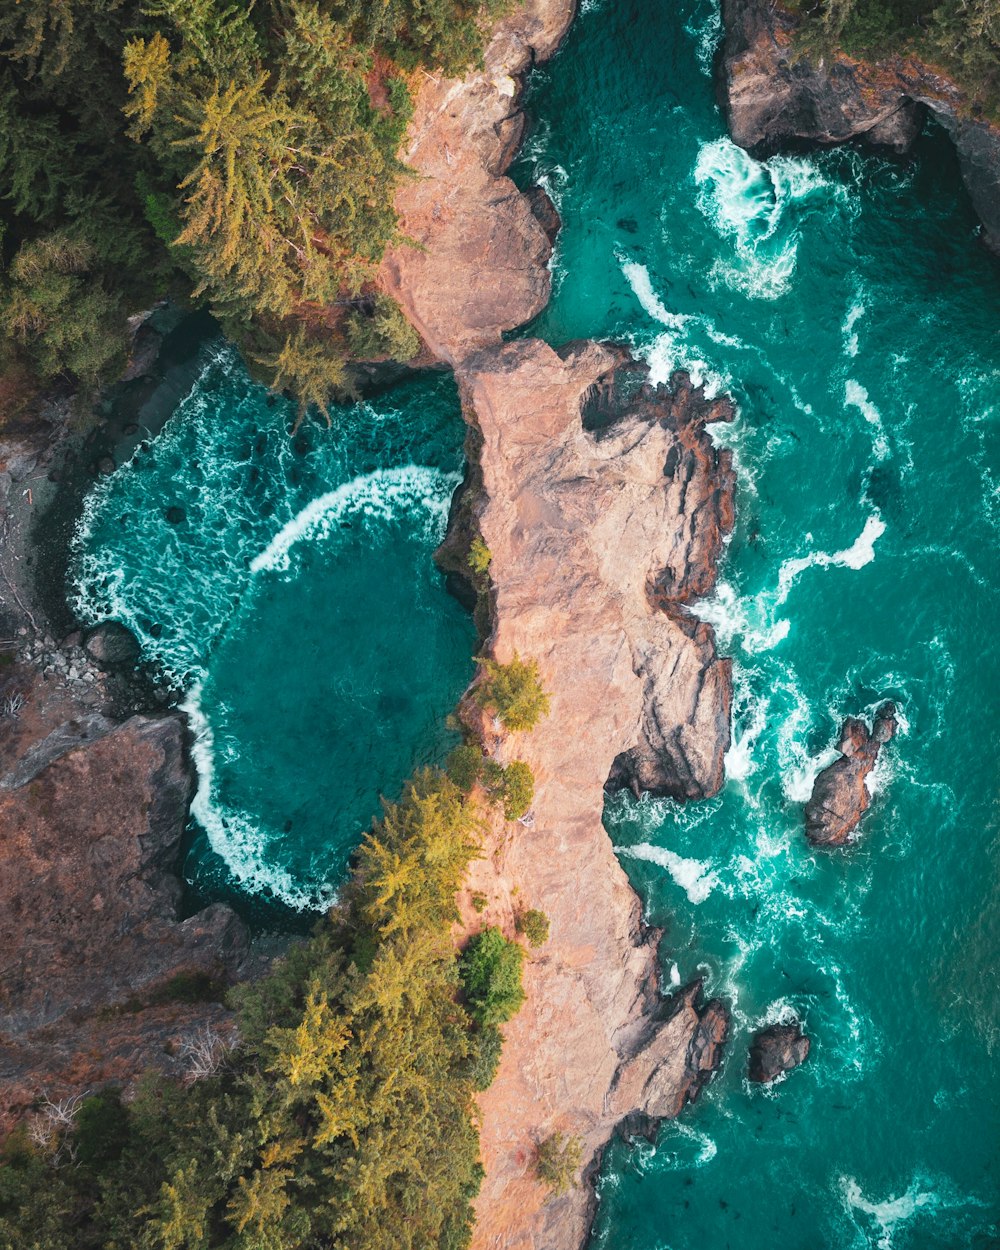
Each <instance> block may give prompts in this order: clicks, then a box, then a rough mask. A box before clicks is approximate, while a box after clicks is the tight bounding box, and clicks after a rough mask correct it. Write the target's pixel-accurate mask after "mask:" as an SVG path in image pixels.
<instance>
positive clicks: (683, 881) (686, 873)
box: [618, 842, 719, 903]
mask: <svg viewBox="0 0 1000 1250" xmlns="http://www.w3.org/2000/svg"><path fill="white" fill-rule="evenodd" d="M618 854H619V855H624V856H626V857H627V858H628V859H641V860H645V861H646V862H647V863H650V864H658V865H659V866H660V867H661V868H665V869H666V870H667V872H669V873H670V876H671V877H672V878H673V880H674V881H675V883H676V884H677V885H679V886H680V887H681V889H682V890H683V891H684V893H685V894H686V895H687V896H688V899H689V900H690V901H691V902H692V903H704V901H705V899H707V898H708V896H709V895H710V894H711V893H712V891H713V890H714V889H715V888H716V886H718V884H719V877H718V875H717V874H716V873H715V872H713V871H712V869H711V864H710V863H709V862H708V861H707V860H701V859H685V858H684V857H683V856H682V855H676V854H675V853H674V852H673V851H668V850H667V848H666V847H663V846H653V845H652V843H650V842H640V843H639V844H638V846H625V847H619V848H618Z"/></svg>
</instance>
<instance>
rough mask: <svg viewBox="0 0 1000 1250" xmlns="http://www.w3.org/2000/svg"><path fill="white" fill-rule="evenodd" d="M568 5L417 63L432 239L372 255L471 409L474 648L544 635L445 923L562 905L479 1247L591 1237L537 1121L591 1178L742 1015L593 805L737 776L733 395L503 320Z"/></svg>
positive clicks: (413, 152)
mask: <svg viewBox="0 0 1000 1250" xmlns="http://www.w3.org/2000/svg"><path fill="white" fill-rule="evenodd" d="M573 8H574V5H573V3H572V2H571V0H529V3H528V4H527V5H525V6H524V7H523V8H520V9H519V10H518V11H517V12H516V13H514V14H513V15H512V16H511V17H510V18H508V19H506V20H505V21H504V22H503V23H502V24H501V26H500V27H499V29H498V31H497V34H496V36H495V38H494V39H493V41H492V43H491V45H490V47H489V48H488V50H487V52H486V57H485V68H484V70H483V71H482V72H480V73H477V74H473V75H470V76H469V77H468V78H467V79H465V80H464V81H462V82H446V81H445V82H438V81H436V80H429V81H428V82H427V83H426V84H425V85H424V86H423V87H422V89H421V91H420V95H419V98H418V101H417V108H416V114H415V118H414V123H413V126H412V128H411V132H410V136H411V137H410V142H409V145H408V147H407V148H406V150H405V152H404V158H405V159H406V161H407V162H408V164H409V165H410V166H411V167H412V168H413V169H414V170H415V172H416V174H417V178H416V179H415V180H414V181H413V182H411V183H409V184H407V185H406V186H405V187H404V188H403V189H402V190H401V192H400V195H399V197H398V200H397V204H398V207H399V210H400V215H401V224H402V228H403V230H404V232H405V233H406V234H407V235H408V236H409V237H411V238H414V239H416V240H417V241H418V242H419V243H420V244H421V245H422V247H421V248H420V249H414V248H410V247H400V248H398V249H396V250H395V251H393V252H392V253H391V254H390V255H389V256H388V257H387V259H386V262H385V264H384V265H383V268H382V273H381V278H380V280H381V283H382V285H383V287H384V288H385V289H386V290H388V291H389V292H390V293H391V294H393V295H394V296H395V297H396V298H397V299H398V300H399V301H400V303H401V305H402V306H403V308H404V309H405V311H406V313H407V315H408V316H409V318H410V319H411V321H412V322H413V324H414V325H415V326H416V328H417V329H418V330H419V331H420V333H421V335H422V336H423V338H424V340H425V342H426V344H427V345H428V347H429V349H430V352H431V354H432V355H433V356H435V357H436V358H437V359H439V360H441V361H443V362H445V363H447V364H450V365H452V366H453V367H454V369H455V373H456V377H457V379H458V382H459V386H460V390H461V393H462V397H463V404H464V410H465V414H466V418H467V420H468V422H469V425H470V432H469V439H468V443H467V447H468V453H469V461H470V463H469V471H468V474H467V480H466V484H465V487H464V493H463V496H462V498H461V499H460V500H459V501H457V506H456V508H455V509H454V511H453V526H452V528H451V532H450V538H449V540H448V542H447V543H446V546H445V549H444V552H443V557H442V558H443V563H444V564H445V567H446V568H447V569H448V570H449V572H450V574H451V578H452V582H453V583H455V584H459V585H460V584H461V583H462V581H463V577H464V576H467V574H468V567H467V565H466V564H465V553H466V551H467V549H468V543H469V541H470V540H471V537H472V536H473V535H474V534H479V535H481V537H482V538H483V539H484V541H485V542H486V544H487V545H488V547H489V549H490V551H491V553H492V560H491V563H490V571H489V572H490V583H491V586H490V591H489V594H488V595H486V596H485V597H483V598H481V600H480V603H479V610H478V620H479V622H480V626H481V628H482V629H483V632H484V633H485V634H487V635H488V638H487V641H486V650H487V651H488V652H489V653H490V654H492V655H494V656H497V657H498V658H500V659H502V660H506V659H508V658H509V657H510V656H511V655H512V654H513V652H514V651H518V652H520V654H522V655H524V656H531V657H533V658H535V659H537V660H538V662H539V663H540V665H541V672H542V677H543V681H544V683H545V686H546V688H547V690H548V691H549V692H550V694H551V703H552V710H551V714H550V715H549V716H548V717H547V718H546V719H545V721H544V722H543V723H542V724H541V725H539V726H538V727H537V728H536V729H535V730H533V731H532V733H530V734H521V735H513V736H510V737H504V736H503V735H501V734H500V733H499V732H498V731H497V729H496V727H495V726H494V725H493V724H492V722H490V721H489V720H488V719H485V718H483V716H482V714H481V713H480V712H478V710H477V709H476V708H475V707H474V705H473V704H472V701H471V700H470V701H467V703H466V705H465V709H464V714H465V715H466V717H467V719H469V720H470V721H471V722H472V723H474V724H475V726H476V728H477V731H478V732H479V734H480V736H481V737H482V738H483V740H484V742H485V744H486V746H487V748H488V749H489V750H490V752H491V753H492V754H493V755H494V756H495V758H497V759H498V760H500V761H508V760H510V759H513V758H521V759H525V760H527V761H528V763H529V764H530V765H531V767H532V769H533V771H534V773H535V778H536V795H535V802H534V806H533V810H532V813H531V815H530V818H526V819H525V821H524V822H521V823H516V824H513V825H511V824H505V823H504V822H503V820H502V819H501V818H499V817H497V818H496V820H495V823H494V827H493V828H492V830H491V831H490V834H489V837H488V840H487V846H486V850H485V854H484V856H483V858H482V859H481V860H479V861H477V862H476V863H475V864H474V865H473V867H472V870H471V873H470V876H469V880H468V883H467V888H466V890H465V892H464V894H463V896H462V898H461V899H460V903H461V910H462V918H463V925H462V928H461V930H460V931H459V932H458V934H457V936H458V937H459V938H461V937H462V936H463V935H465V934H467V933H468V932H469V931H470V930H472V929H475V928H478V927H479V926H481V925H483V924H486V923H492V924H498V925H500V926H501V927H503V928H504V929H505V931H506V932H507V933H508V934H510V935H512V934H513V932H514V927H515V919H516V916H517V914H518V912H519V911H521V910H524V909H526V908H529V907H537V908H541V909H542V910H544V911H545V912H546V913H547V915H548V916H549V919H550V922H551V936H550V939H549V941H548V942H547V943H546V944H545V945H544V946H543V947H542V948H541V949H540V950H539V951H538V952H537V953H535V954H533V955H532V956H531V957H530V959H529V961H528V963H527V965H526V970H525V987H526V990H527V1001H526V1003H525V1005H524V1007H523V1008H522V1010H521V1012H520V1013H519V1014H518V1015H517V1016H516V1017H515V1019H514V1020H513V1021H511V1023H510V1024H509V1025H508V1026H507V1027H506V1029H505V1034H506V1040H505V1045H504V1052H503V1057H502V1060H501V1064H500V1069H499V1072H498V1075H497V1079H496V1081H495V1082H494V1084H493V1085H492V1086H491V1088H490V1089H489V1090H488V1091H487V1092H486V1093H485V1094H484V1095H483V1096H482V1099H481V1110H482V1131H481V1141H482V1152H483V1161H484V1165H485V1170H486V1177H485V1180H484V1183H483V1188H482V1192H481V1194H480V1197H479V1200H478V1202H477V1227H476V1233H475V1240H474V1245H475V1246H476V1247H481V1248H483V1250H486V1248H487V1247H489V1248H491V1250H501V1248H502V1250H543V1248H544V1250H557V1248H558V1250H564V1248H569V1247H574V1248H575V1247H577V1246H580V1245H582V1244H583V1242H584V1241H585V1239H586V1236H587V1232H588V1229H589V1226H590V1222H591V1219H592V1216H593V1210H594V1201H595V1199H594V1193H593V1189H592V1188H591V1187H590V1186H589V1185H587V1184H585V1185H583V1186H582V1187H579V1188H576V1189H574V1190H573V1191H572V1192H570V1193H569V1194H567V1195H565V1196H562V1197H553V1196H552V1195H550V1194H549V1193H548V1192H547V1191H546V1190H545V1188H544V1187H543V1186H542V1185H540V1184H539V1183H538V1181H537V1179H536V1176H535V1166H534V1160H535V1151H536V1148H537V1146H538V1144H539V1143H540V1142H541V1141H542V1140H543V1139H544V1138H545V1137H546V1136H547V1135H548V1134H550V1133H551V1132H553V1131H559V1132H562V1133H566V1134H569V1135H576V1136H579V1137H580V1138H581V1141H582V1143H583V1153H584V1176H585V1179H589V1180H593V1177H594V1174H595V1172H596V1169H597V1166H598V1163H599V1159H600V1155H601V1152H602V1150H603V1149H604V1147H605V1145H606V1144H607V1142H608V1140H609V1138H610V1137H611V1135H612V1133H613V1132H614V1131H615V1129H616V1128H618V1127H621V1128H622V1129H623V1130H625V1131H634V1132H648V1131H650V1129H651V1128H652V1126H653V1125H655V1123H656V1122H657V1121H658V1120H659V1119H662V1118H664V1117H668V1116H673V1115H676V1114H678V1113H679V1111H680V1110H681V1109H682V1107H683V1106H684V1105H685V1103H686V1102H687V1101H688V1100H690V1099H692V1098H694V1097H695V1096H696V1095H697V1093H698V1091H699V1090H700V1088H701V1087H702V1085H703V1084H704V1082H705V1080H706V1079H707V1078H708V1076H709V1075H710V1073H711V1072H712V1071H713V1070H714V1068H715V1067H716V1066H717V1064H718V1062H719V1060H720V1056H721V1049H722V1045H723V1042H724V1039H725V1036H726V1031H727V1026H728V1015H727V1012H726V1009H725V1007H724V1005H723V1004H721V1003H720V1002H718V1001H712V1002H709V1003H703V1001H702V999H701V995H700V987H699V986H698V985H693V986H690V987H688V988H687V989H686V990H685V991H683V992H681V993H679V994H677V995H675V996H674V997H673V998H671V999H665V998H664V997H662V996H661V994H660V992H659V986H658V966H657V958H656V947H657V942H658V938H659V934H657V933H655V932H652V931H650V930H648V929H646V928H645V927H644V926H643V924H642V919H641V911H640V906H639V900H638V898H637V897H636V895H635V893H634V892H633V890H632V889H631V887H630V886H629V884H628V881H627V878H626V877H625V874H624V872H623V871H622V869H621V866H620V865H619V863H618V861H617V859H616V858H615V855H614V851H613V848H612V846H611V842H610V839H609V838H608V836H607V833H606V831H605V830H604V828H603V825H602V823H601V816H602V810H603V804H604V787H605V784H606V783H607V784H610V785H612V786H622V785H628V786H631V787H633V788H635V789H637V790H639V789H651V790H655V791H656V792H657V793H661V794H670V795H674V796H676V797H678V798H697V797H701V796H704V795H708V794H712V793H714V792H715V791H716V790H717V789H718V788H719V786H720V785H721V783H722V762H723V756H724V754H725V751H726V748H727V746H728V743H729V705H730V697H731V686H730V672H729V664H728V662H727V661H725V660H720V659H719V657H718V656H717V655H716V652H715V641H714V636H713V633H712V630H711V628H710V627H709V626H708V625H707V624H704V623H702V622H699V621H698V620H697V619H696V618H695V617H693V616H692V615H691V614H690V613H689V611H688V610H687V607H686V605H687V604H688V603H689V602H690V601H692V600H693V599H695V598H696V597H698V596H700V595H704V594H706V593H708V592H709V591H710V589H711V587H712V584H713V582H714V578H715V565H716V561H717V559H718V556H719V553H720V550H721V545H722V539H723V536H724V535H725V533H726V532H727V531H728V529H729V528H730V526H731V524H732V511H733V475H732V466H731V464H730V462H729V457H728V455H727V454H726V453H724V452H719V451H718V450H717V449H716V448H715V447H714V446H713V444H712V442H711V439H710V437H709V435H708V434H707V432H706V430H705V428H704V427H705V424H706V423H707V422H710V421H718V420H726V419H728V417H730V416H731V408H730V407H729V405H728V403H727V401H715V402H709V401H707V400H706V399H705V397H704V395H703V394H701V393H700V392H698V391H697V390H695V389H693V388H692V387H691V386H690V383H689V382H688V380H687V379H686V378H685V377H683V376H681V375H678V376H677V377H676V378H675V379H673V383H672V386H671V388H664V389H661V390H654V389H652V388H650V387H648V386H647V385H646V382H645V376H644V372H643V370H642V369H641V368H639V367H638V366H636V365H635V364H634V362H631V361H629V360H628V358H627V356H626V354H625V353H623V352H622V351H621V350H619V349H616V348H612V347H608V346H604V345H600V344H596V343H586V342H585V343H577V344H571V345H570V346H569V347H567V348H565V349H563V350H561V351H558V352H557V351H555V350H553V349H552V348H551V347H549V346H548V345H546V344H545V343H542V342H539V341H537V340H522V341H519V342H514V343H510V344H507V345H502V344H501V336H502V333H503V332H504V331H505V330H508V329H510V328H512V327H514V326H517V325H519V324H522V323H523V322H525V321H527V320H529V319H530V318H531V317H532V316H534V315H535V314H536V313H537V312H538V311H539V310H540V309H541V308H542V307H543V306H544V304H545V302H546V301H547V299H548V296H549V286H550V275H549V271H548V260H549V257H550V254H551V246H552V238H553V235H554V231H555V229H556V227H557V224H558V220H557V218H554V216H553V213H552V211H551V206H550V205H548V204H547V203H546V201H545V200H544V198H543V197H542V196H540V195H538V194H532V193H529V194H527V195H520V194H519V193H518V192H517V190H516V188H515V187H514V185H513V183H512V182H511V181H510V180H509V179H507V178H506V177H504V172H503V171H504V170H505V169H506V168H507V166H508V165H509V163H510V161H511V159H512V158H513V155H514V153H515V151H516V146H517V143H518V141H519V139H520V136H521V133H522V131H523V127H524V118H523V116H522V114H521V112H520V110H519V108H518V100H519V97H520V92H521V84H520V83H519V81H518V80H517V75H518V74H520V73H521V72H523V70H524V69H525V68H527V67H528V66H529V65H530V64H531V63H532V61H534V60H538V59H541V58H542V57H544V56H547V55H550V54H551V53H552V52H553V51H554V50H555V48H556V46H557V45H558V42H559V39H560V37H561V35H562V33H563V32H564V31H565V29H566V27H567V26H568V24H569V21H570V19H571V17H572V13H573ZM475 896H483V897H485V899H486V906H485V910H483V911H481V912H480V911H477V909H476V908H474V907H473V905H472V900H473V898H474V897H475ZM480 903H481V899H480Z"/></svg>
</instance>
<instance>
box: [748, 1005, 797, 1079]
mask: <svg viewBox="0 0 1000 1250" xmlns="http://www.w3.org/2000/svg"><path fill="white" fill-rule="evenodd" d="M809 1048H810V1041H809V1038H808V1037H806V1035H805V1034H804V1033H803V1032H802V1026H801V1024H799V1022H798V1021H797V1020H796V1021H795V1023H794V1024H775V1025H772V1026H771V1027H770V1028H769V1029H762V1030H761V1032H760V1033H758V1034H757V1035H756V1037H755V1038H754V1039H753V1042H752V1044H751V1046H750V1069H749V1073H748V1075H749V1077H750V1080H751V1081H756V1082H757V1083H758V1084H764V1085H766V1084H770V1082H771V1081H775V1080H777V1079H778V1077H779V1076H781V1074H782V1073H783V1072H791V1070H792V1069H793V1068H797V1067H798V1066H799V1064H800V1063H805V1061H806V1059H808V1057H809Z"/></svg>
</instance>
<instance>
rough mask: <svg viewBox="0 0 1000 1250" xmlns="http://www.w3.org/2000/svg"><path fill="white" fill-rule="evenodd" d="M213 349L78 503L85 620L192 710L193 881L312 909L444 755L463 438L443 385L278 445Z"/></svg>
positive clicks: (460, 675) (463, 670)
mask: <svg viewBox="0 0 1000 1250" xmlns="http://www.w3.org/2000/svg"><path fill="white" fill-rule="evenodd" d="M290 415H293V414H290V412H289V408H288V405H287V404H285V403H284V402H280V401H276V400H272V399H269V397H268V394H267V392H266V390H265V389H264V388H263V387H261V386H258V385H256V384H254V383H253V382H251V381H250V380H249V378H248V377H247V374H246V371H245V369H244V367H243V365H242V363H241V362H240V360H239V358H238V356H237V354H236V353H235V352H234V351H233V350H232V349H230V348H227V347H219V346H218V345H215V346H212V347H209V348H207V349H206V351H205V359H204V364H203V367H202V369H201V372H200V375H199V377H198V380H197V382H196V384H195V386H194V389H193V390H192V392H191V394H190V395H189V396H188V397H187V398H186V399H185V400H184V401H183V402H182V403H181V404H180V406H179V407H178V409H177V411H176V412H175V413H174V415H173V416H172V417H171V419H170V421H169V422H168V424H167V426H166V428H165V429H164V431H163V433H162V434H160V435H159V436H158V437H157V439H156V440H155V442H154V443H153V444H152V445H151V447H150V448H149V449H147V450H144V451H142V450H141V451H139V452H138V453H137V454H136V456H135V457H134V458H133V459H132V460H131V461H130V462H129V463H127V464H125V465H123V466H122V467H121V468H120V469H119V470H118V471H117V472H116V473H115V474H114V475H113V476H112V477H110V478H108V479H106V481H104V482H102V483H101V484H100V485H98V486H97V487H96V488H95V490H94V492H93V493H92V495H91V496H90V499H89V501H88V505H87V509H86V512H85V515H84V519H83V524H82V527H81V531H80V536H79V541H78V554H77V578H78V584H79V587H80V589H79V607H80V609H81V611H82V613H83V615H85V616H87V617H91V618H96V617H101V616H104V615H105V614H110V615H112V616H114V617H116V618H118V619H120V620H122V621H124V622H125V623H126V624H128V625H129V626H130V627H131V628H132V629H134V630H135V632H136V633H137V635H138V636H139V638H140V639H141V640H142V642H143V644H144V647H145V650H146V653H147V655H148V656H149V657H150V658H153V659H155V660H156V661H158V662H159V663H160V664H161V665H162V666H163V667H164V668H165V669H166V670H167V671H168V672H169V673H170V674H171V675H172V676H173V678H174V679H175V681H177V682H178V683H179V684H181V685H183V686H184V687H185V688H186V689H187V691H188V695H187V701H186V706H187V708H188V711H189V712H190V715H191V718H192V724H193V726H194V728H195V730H196V732H197V735H198V741H197V745H196V757H197V764H198V770H199V776H200V783H201V784H200V789H199V792H198V795H197V798H196V799H195V803H194V807H193V815H194V818H195V824H196V837H195V839H194V843H193V846H192V849H191V852H190V854H189V857H188V863H187V874H188V877H189V880H190V881H191V882H192V884H193V885H194V886H195V887H196V891H197V894H198V895H199V896H201V897H204V896H205V895H206V894H207V895H212V894H215V895H218V893H219V892H220V891H222V892H227V891H231V890H233V889H240V890H242V891H244V892H248V893H250V894H253V895H256V896H261V897H263V898H264V899H274V900H277V901H279V902H281V903H284V904H288V905H290V906H292V907H300V908H301V907H312V906H317V905H321V904H322V902H323V901H324V900H326V899H329V898H330V896H331V895H332V893H333V891H334V889H335V887H336V885H337V883H338V882H339V881H340V880H341V879H342V878H343V873H344V869H345V866H346V862H347V858H348V856H349V855H350V853H351V851H352V850H353V849H354V847H355V846H356V845H357V843H358V841H359V840H360V837H361V834H362V832H363V831H364V830H365V829H366V828H368V827H370V824H371V819H372V817H373V816H374V815H376V814H377V813H378V812H379V810H380V803H379V796H380V794H385V795H386V796H387V797H389V798H393V797H396V796H397V795H398V792H399V790H400V788H401V786H402V783H403V782H404V781H405V780H406V778H407V777H408V776H409V775H410V774H411V773H412V772H413V769H414V767H415V766H416V765H418V764H421V763H427V762H430V761H432V760H433V761H437V760H440V759H441V758H442V756H443V754H444V753H445V751H446V750H447V748H448V747H449V746H450V745H451V739H452V735H450V734H449V733H448V732H447V730H446V729H445V725H444V721H445V718H446V716H447V715H448V713H449V712H450V711H451V710H452V708H453V707H454V705H455V703H456V702H457V700H458V698H459V696H460V694H461V693H462V691H463V690H464V688H465V686H466V685H467V684H468V681H469V678H470V677H471V671H472V661H471V655H472V651H473V648H474V645H475V644H474V631H473V628H472V625H471V622H470V621H469V618H468V616H467V615H466V613H465V612H464V611H463V610H462V609H461V608H460V607H459V606H458V604H457V603H456V602H455V601H454V600H453V599H452V598H451V596H450V595H448V594H447V593H446V591H445V589H444V587H443V585H442V581H441V577H440V575H439V574H438V572H437V570H436V569H435V567H434V565H433V562H432V559H431V556H432V553H433V551H434V548H435V547H436V546H437V544H438V543H439V542H440V540H441V538H442V537H443V536H444V529H445V523H446V521H447V515H448V505H449V502H450V498H451V493H452V491H453V490H454V487H455V485H456V483H457V482H458V480H459V477H460V472H461V465H462V454H461V445H462V438H463V434H464V425H463V423H462V420H461V415H460V408H459V403H458V396H457V393H456V390H455V384H454V381H453V380H452V379H451V377H449V376H443V375H437V376H434V377H431V378H427V379H422V380H417V381H415V382H411V383H408V384H407V385H405V386H400V387H397V388H396V389H395V390H394V391H393V392H392V393H391V394H389V395H388V396H386V397H383V398H382V399H380V400H376V401H372V402H371V403H365V404H358V405H355V406H353V407H350V408H347V409H344V410H342V411H340V412H339V413H337V422H336V426H335V428H334V430H333V431H331V432H327V431H326V430H325V429H323V428H322V427H320V426H315V425H312V426H310V425H306V426H303V429H302V432H301V434H300V435H299V436H298V437H296V438H295V439H290V438H289V437H288V433H287V429H288V425H289V418H290Z"/></svg>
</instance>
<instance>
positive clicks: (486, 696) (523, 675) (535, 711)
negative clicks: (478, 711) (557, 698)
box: [475, 651, 549, 731]
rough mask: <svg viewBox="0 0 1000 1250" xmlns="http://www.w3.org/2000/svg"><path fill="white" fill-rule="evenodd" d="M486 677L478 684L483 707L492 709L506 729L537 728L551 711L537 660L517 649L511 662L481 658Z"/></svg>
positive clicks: (477, 689)
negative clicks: (524, 658)
mask: <svg viewBox="0 0 1000 1250" xmlns="http://www.w3.org/2000/svg"><path fill="white" fill-rule="evenodd" d="M478 663H479V664H480V665H481V666H482V669H483V673H484V679H483V681H482V682H481V683H480V684H479V685H478V686H477V687H476V690H475V699H476V701H477V702H478V703H479V705H480V707H483V708H486V709H488V710H492V711H493V713H494V715H496V716H497V717H499V719H500V723H501V724H502V725H503V726H504V727H505V728H507V729H511V730H515V731H517V730H521V729H534V727H535V726H536V725H537V724H538V722H539V720H541V718H542V717H543V716H545V715H547V714H548V710H549V696H548V695H547V694H546V692H545V691H544V690H543V689H542V683H541V680H540V678H539V675H538V662H537V661H536V660H522V659H521V657H520V656H519V655H518V654H517V652H516V651H515V652H514V658H513V659H512V660H511V661H510V663H509V664H501V663H499V662H498V661H497V660H489V659H480V660H479V661H478Z"/></svg>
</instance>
